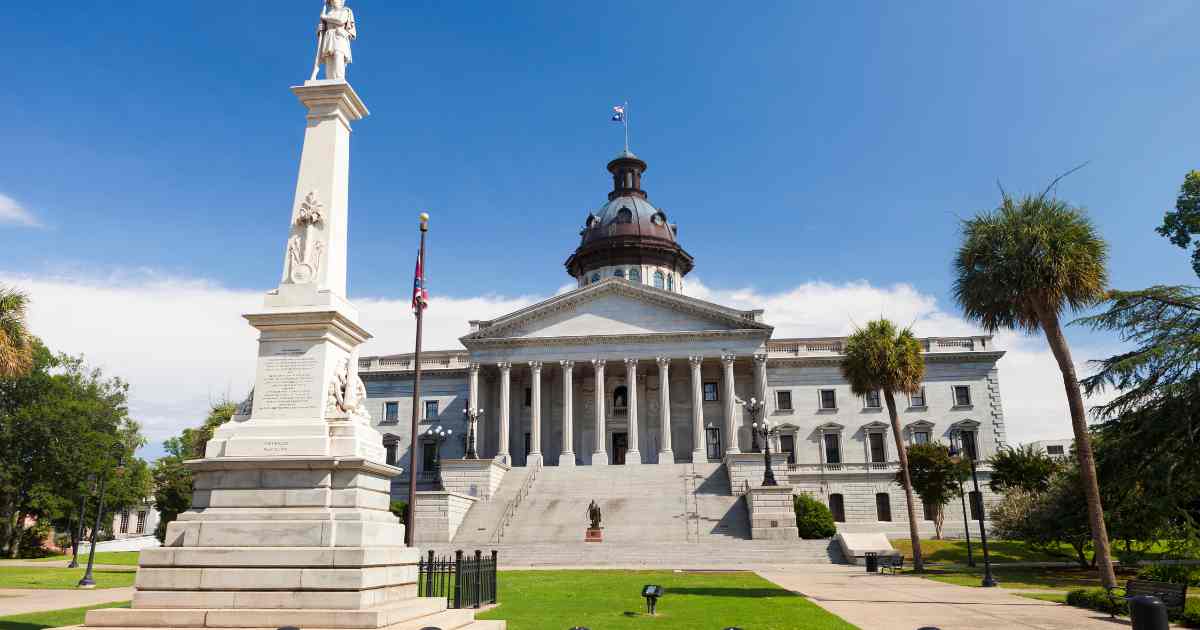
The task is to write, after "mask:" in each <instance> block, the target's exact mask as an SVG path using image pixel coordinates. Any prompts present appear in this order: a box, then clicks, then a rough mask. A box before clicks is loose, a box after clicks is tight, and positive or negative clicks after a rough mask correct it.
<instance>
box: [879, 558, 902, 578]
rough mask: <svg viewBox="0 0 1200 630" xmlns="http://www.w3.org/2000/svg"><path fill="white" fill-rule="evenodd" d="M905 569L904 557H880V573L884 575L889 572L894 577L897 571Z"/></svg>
mask: <svg viewBox="0 0 1200 630" xmlns="http://www.w3.org/2000/svg"><path fill="white" fill-rule="evenodd" d="M903 569H904V556H903V555H901V554H896V555H894V556H880V557H879V572H880V573H883V572H884V571H888V572H889V573H891V574H892V575H895V574H896V571H897V570H903Z"/></svg>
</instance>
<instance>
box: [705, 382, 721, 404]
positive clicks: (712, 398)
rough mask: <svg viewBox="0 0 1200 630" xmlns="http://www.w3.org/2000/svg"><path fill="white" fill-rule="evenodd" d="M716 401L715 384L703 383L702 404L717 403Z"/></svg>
mask: <svg viewBox="0 0 1200 630" xmlns="http://www.w3.org/2000/svg"><path fill="white" fill-rule="evenodd" d="M717 400H718V398H717V384H716V383H705V384H704V402H717Z"/></svg>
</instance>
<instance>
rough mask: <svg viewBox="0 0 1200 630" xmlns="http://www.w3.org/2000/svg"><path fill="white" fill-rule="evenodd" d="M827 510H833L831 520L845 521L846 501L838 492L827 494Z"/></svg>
mask: <svg viewBox="0 0 1200 630" xmlns="http://www.w3.org/2000/svg"><path fill="white" fill-rule="evenodd" d="M829 511H830V512H833V520H834V521H837V522H838V523H845V522H846V501H845V499H843V498H842V495H840V494H831V495H829Z"/></svg>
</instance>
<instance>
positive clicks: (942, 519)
mask: <svg viewBox="0 0 1200 630" xmlns="http://www.w3.org/2000/svg"><path fill="white" fill-rule="evenodd" d="M945 525H946V513H945V512H944V511H943V510H942V508H938V512H937V516H935V517H933V537H934V539H935V540H941V539H942V528H943V527H945Z"/></svg>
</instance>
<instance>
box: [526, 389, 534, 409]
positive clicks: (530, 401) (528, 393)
mask: <svg viewBox="0 0 1200 630" xmlns="http://www.w3.org/2000/svg"><path fill="white" fill-rule="evenodd" d="M525 406H526V407H532V406H533V388H532V387H526V388H525Z"/></svg>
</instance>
